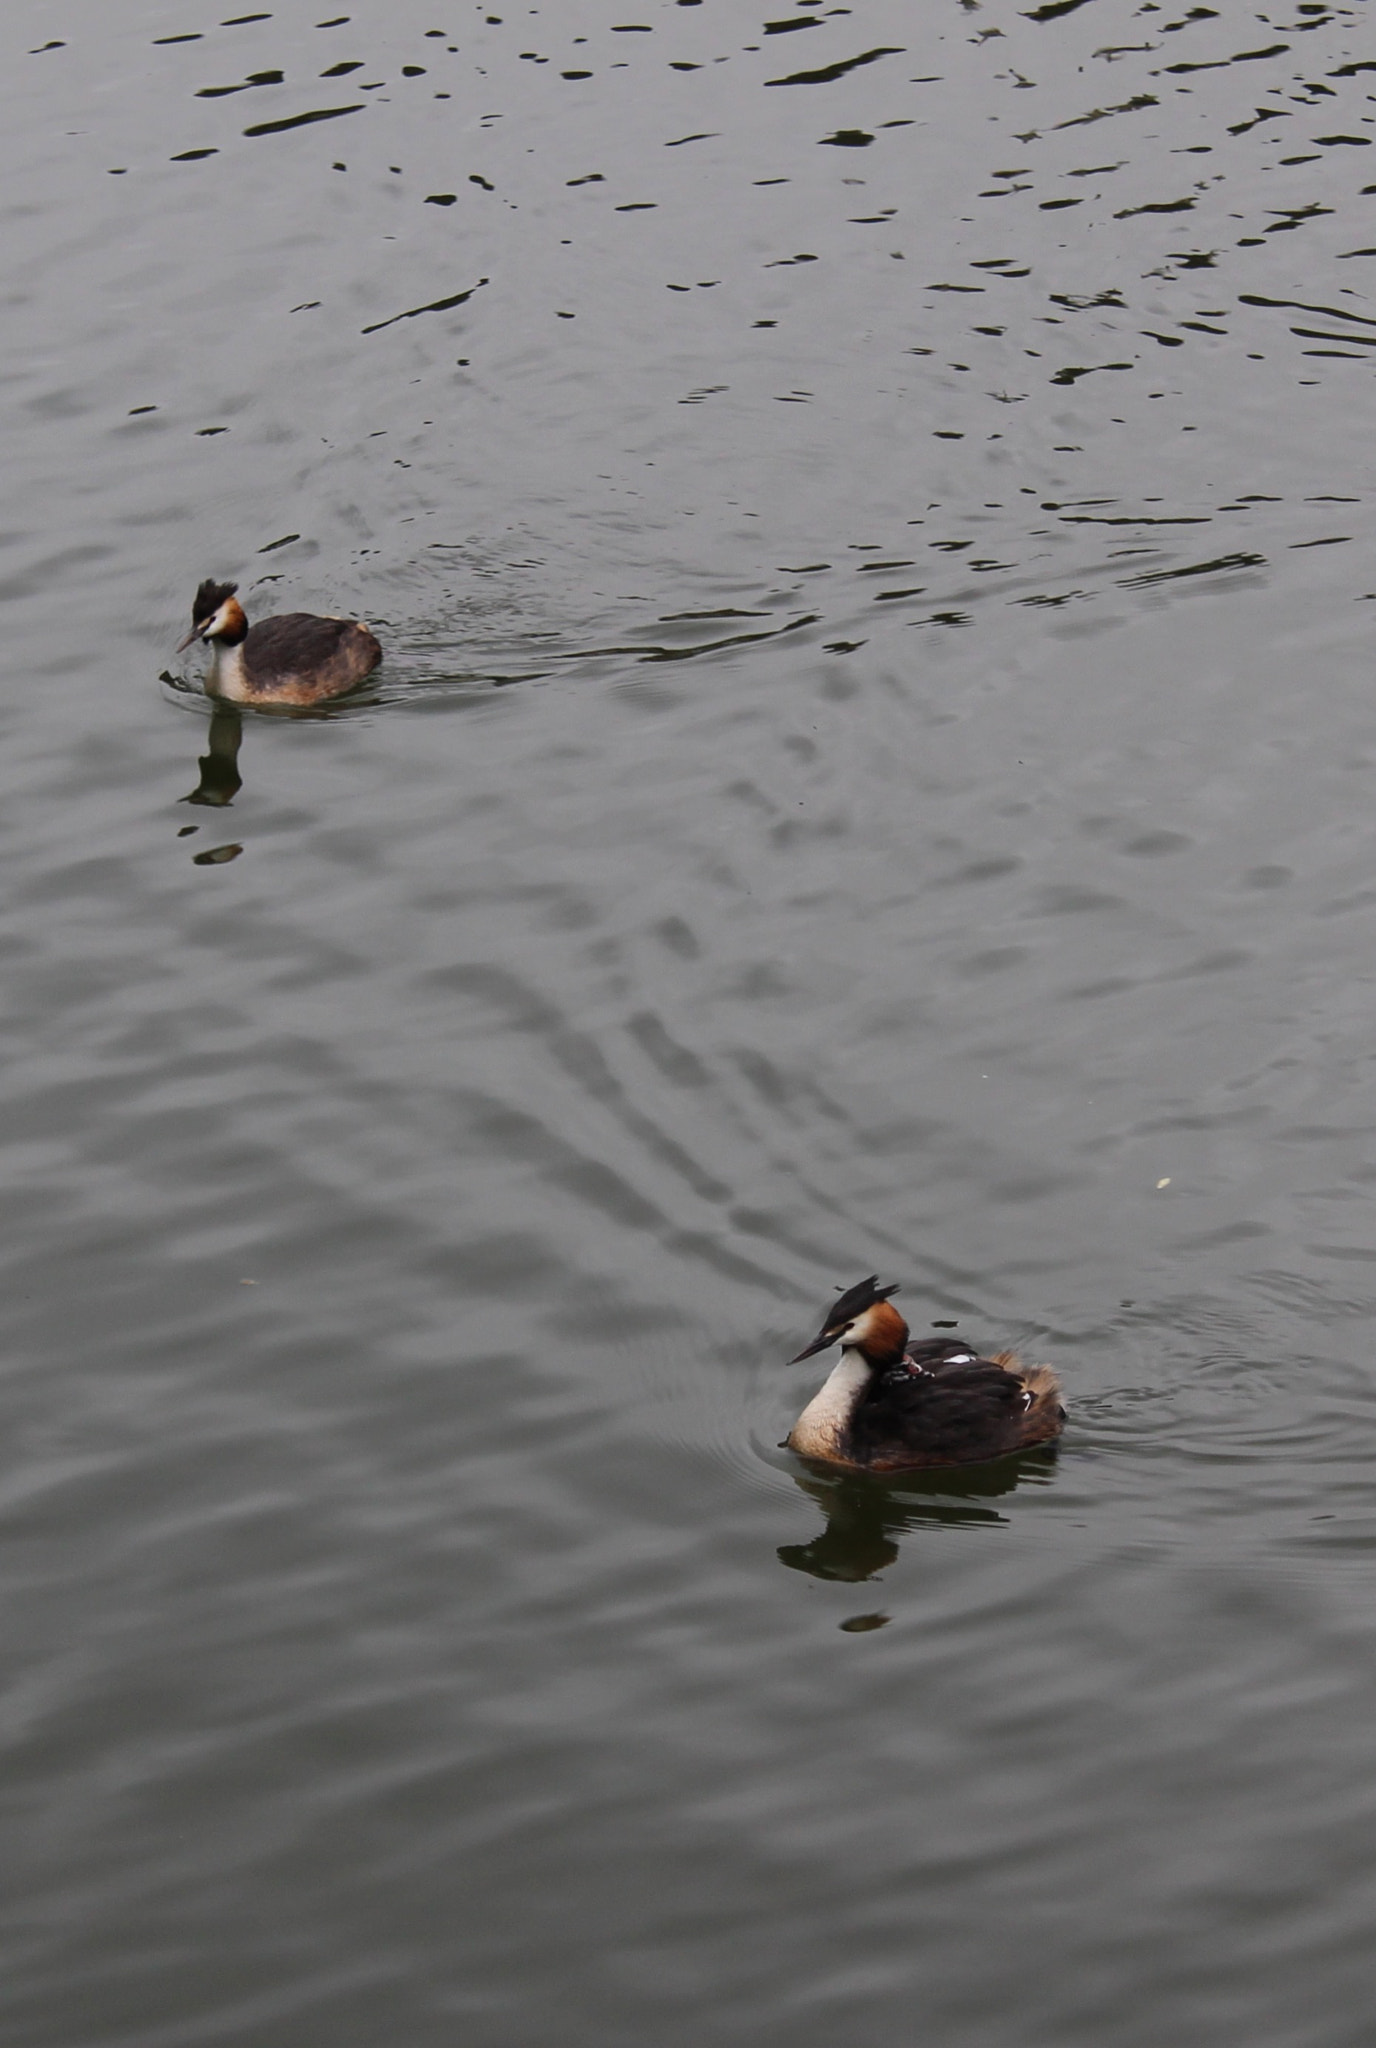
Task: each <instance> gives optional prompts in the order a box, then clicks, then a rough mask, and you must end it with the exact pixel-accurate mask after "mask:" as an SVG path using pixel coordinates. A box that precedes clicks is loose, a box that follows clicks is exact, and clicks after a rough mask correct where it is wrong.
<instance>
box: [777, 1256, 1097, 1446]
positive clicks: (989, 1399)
mask: <svg viewBox="0 0 1376 2048" xmlns="http://www.w3.org/2000/svg"><path fill="white" fill-rule="evenodd" d="M897 1292H898V1289H897V1287H881V1286H880V1285H879V1276H878V1275H877V1274H874V1273H872V1274H871V1275H870V1277H869V1279H868V1280H861V1281H860V1282H859V1283H858V1285H856V1286H854V1287H850V1288H848V1289H847V1290H846V1292H845V1293H844V1294H843V1295H842V1296H841V1297H840V1299H839V1300H838V1301H835V1302H833V1304H832V1306H831V1307H830V1308H829V1309H828V1310H827V1314H826V1318H825V1320H824V1322H823V1324H822V1327H821V1329H820V1330H819V1331H818V1333H817V1335H816V1337H815V1338H814V1339H813V1341H812V1342H811V1344H809V1345H808V1346H807V1348H806V1350H803V1351H800V1352H799V1353H798V1357H797V1358H795V1359H793V1360H792V1361H791V1363H792V1364H794V1365H797V1364H798V1363H799V1361H800V1360H801V1359H804V1358H811V1357H812V1355H813V1354H814V1352H817V1351H825V1350H826V1348H827V1346H828V1345H829V1344H839V1345H840V1346H841V1362H840V1364H839V1365H838V1366H836V1368H835V1369H834V1370H833V1372H832V1374H831V1377H830V1379H828V1381H827V1382H826V1385H825V1386H824V1387H823V1388H822V1390H821V1392H820V1393H818V1394H815V1395H814V1396H813V1398H812V1400H811V1401H809V1402H808V1405H807V1407H806V1408H804V1410H803V1412H802V1414H801V1415H800V1416H799V1417H798V1420H797V1421H796V1422H795V1423H794V1425H793V1427H792V1429H791V1430H790V1431H789V1433H788V1446H789V1449H790V1450H794V1451H797V1452H798V1454H799V1456H800V1457H804V1458H810V1459H813V1460H815V1461H816V1462H818V1463H821V1464H827V1465H836V1466H842V1467H844V1468H846V1469H848V1470H850V1471H862V1472H906V1471H912V1470H914V1469H916V1468H918V1467H920V1466H923V1465H978V1464H983V1463H984V1462H985V1461H986V1460H988V1459H990V1458H1003V1457H1006V1456H1007V1455H1008V1453H1009V1452H1010V1451H1024V1450H1026V1449H1027V1448H1028V1447H1029V1446H1030V1445H1032V1444H1044V1443H1049V1442H1050V1441H1051V1440H1052V1438H1053V1437H1058V1436H1059V1435H1060V1433H1061V1429H1062V1426H1063V1425H1064V1422H1065V1410H1064V1408H1063V1407H1062V1406H1061V1389H1060V1385H1059V1382H1058V1381H1057V1379H1056V1375H1055V1373H1054V1372H1052V1371H1051V1369H1050V1367H1049V1366H1045V1365H1020V1364H1019V1363H1018V1360H1017V1358H1016V1357H1015V1356H1014V1354H1013V1353H1012V1352H1011V1351H1001V1352H999V1353H998V1354H997V1355H996V1356H995V1357H993V1358H980V1357H977V1356H976V1354H975V1353H974V1352H973V1351H972V1350H971V1349H970V1347H969V1345H968V1344H962V1343H961V1341H960V1339H959V1338H957V1337H929V1338H923V1339H922V1340H921V1341H920V1342H919V1343H916V1344H910V1343H909V1342H908V1325H907V1324H906V1323H905V1322H904V1320H903V1318H902V1316H901V1315H900V1314H899V1313H898V1310H897V1309H896V1308H892V1307H891V1306H890V1305H889V1301H888V1296H889V1295H891V1294H897Z"/></svg>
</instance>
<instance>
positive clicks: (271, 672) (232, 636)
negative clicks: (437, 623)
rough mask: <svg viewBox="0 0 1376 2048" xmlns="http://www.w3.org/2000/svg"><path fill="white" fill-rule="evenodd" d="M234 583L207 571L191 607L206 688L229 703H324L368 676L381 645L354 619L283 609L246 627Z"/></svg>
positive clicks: (191, 637) (193, 634)
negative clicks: (206, 656)
mask: <svg viewBox="0 0 1376 2048" xmlns="http://www.w3.org/2000/svg"><path fill="white" fill-rule="evenodd" d="M238 588H239V586H238V584H237V583H215V582H213V581H212V580H211V578H210V577H207V578H206V580H205V582H204V583H203V584H202V585H201V587H200V589H199V590H198V591H197V592H196V598H195V602H194V603H193V605H192V607H191V631H190V632H189V633H188V634H187V636H186V638H185V640H183V641H182V643H181V646H180V647H179V648H178V649H177V652H178V654H181V653H182V652H183V651H184V650H185V649H186V648H188V647H189V646H190V645H191V643H192V641H193V640H204V641H205V643H206V645H207V646H208V647H209V649H210V667H209V669H208V670H207V671H206V679H205V686H206V690H207V692H208V694H209V695H210V696H212V697H227V698H228V699H229V701H230V702H231V703H233V704H265V705H272V704H291V705H301V704H323V703H325V702H326V701H327V700H328V699H329V698H331V697H341V696H343V694H344V692H345V690H351V689H352V688H353V686H354V684H355V683H361V682H362V681H363V678H364V677H365V676H367V675H371V674H372V672H373V670H374V669H375V668H376V667H377V665H378V663H379V662H380V661H381V659H382V649H381V648H380V647H379V646H378V644H377V641H376V640H375V639H374V637H373V635H372V633H371V632H370V631H369V630H368V628H367V627H366V626H365V625H364V624H363V623H362V622H361V620H358V619H322V618H320V617H319V616H318V615H317V614H316V613H315V612H282V613H281V614H280V615H279V616H278V617H277V618H275V619H260V620H259V621H258V624H257V625H256V626H250V624H249V622H248V620H247V619H246V618H245V617H244V608H243V606H242V605H241V604H240V602H239V600H238V598H237V597H236V596H235V594H234V593H235V591H236V590H237V589H238Z"/></svg>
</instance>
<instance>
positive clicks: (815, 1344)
mask: <svg viewBox="0 0 1376 2048" xmlns="http://www.w3.org/2000/svg"><path fill="white" fill-rule="evenodd" d="M844 1327H845V1326H844V1324H843V1325H842V1328H844ZM840 1334H841V1332H840V1330H823V1331H821V1332H820V1333H819V1334H818V1335H817V1336H816V1337H814V1338H813V1340H812V1342H811V1343H810V1344H809V1345H808V1346H807V1348H806V1350H804V1351H800V1352H799V1353H798V1356H797V1357H796V1358H790V1359H789V1361H788V1362H789V1364H790V1365H801V1364H802V1362H803V1360H804V1359H805V1358H813V1357H815V1356H816V1354H817V1353H818V1352H819V1351H826V1350H827V1349H828V1348H829V1347H830V1346H831V1345H833V1344H834V1343H835V1342H836V1340H837V1338H838V1337H839V1336H840Z"/></svg>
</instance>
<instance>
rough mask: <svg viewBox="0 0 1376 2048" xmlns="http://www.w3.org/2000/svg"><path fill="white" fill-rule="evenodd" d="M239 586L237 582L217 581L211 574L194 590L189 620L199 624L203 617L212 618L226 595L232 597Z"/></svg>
mask: <svg viewBox="0 0 1376 2048" xmlns="http://www.w3.org/2000/svg"><path fill="white" fill-rule="evenodd" d="M238 588H239V586H238V584H237V583H217V582H216V581H215V579H214V578H213V577H212V576H207V577H206V579H205V582H204V583H203V584H202V585H201V587H200V589H199V590H198V591H197V592H196V596H195V598H194V600H193V602H192V606H191V621H192V624H193V625H196V626H199V625H200V624H201V622H202V620H204V619H213V618H214V616H215V614H216V612H217V611H218V610H219V609H220V606H221V605H222V604H223V603H224V601H225V599H226V598H227V597H233V595H234V593H235V591H236V590H237V589H238Z"/></svg>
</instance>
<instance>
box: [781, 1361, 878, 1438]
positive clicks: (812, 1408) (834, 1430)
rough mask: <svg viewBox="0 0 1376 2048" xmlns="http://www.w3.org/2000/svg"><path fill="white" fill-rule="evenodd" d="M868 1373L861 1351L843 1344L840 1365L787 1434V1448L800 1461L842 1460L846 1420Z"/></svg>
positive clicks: (852, 1411)
mask: <svg viewBox="0 0 1376 2048" xmlns="http://www.w3.org/2000/svg"><path fill="white" fill-rule="evenodd" d="M870 1371H871V1367H870V1362H869V1360H868V1359H867V1358H866V1356H865V1354H864V1352H863V1351H861V1350H859V1349H857V1347H856V1346H854V1345H850V1344H848V1345H846V1346H845V1347H844V1348H843V1350H842V1352H841V1362H840V1364H839V1365H836V1366H834V1367H833V1368H832V1370H831V1372H830V1374H829V1375H828V1377H827V1379H826V1381H825V1383H824V1385H823V1386H822V1387H821V1388H820V1389H819V1391H818V1392H817V1393H815V1394H814V1395H813V1397H812V1399H811V1400H810V1401H809V1402H808V1404H807V1406H806V1408H804V1410H803V1412H802V1414H801V1415H800V1416H799V1417H798V1420H797V1421H796V1422H795V1423H794V1425H793V1427H792V1429H791V1430H790V1431H789V1433H788V1446H789V1449H790V1450H793V1451H797V1452H799V1453H800V1454H801V1456H803V1457H804V1458H840V1457H844V1455H845V1443H846V1439H847V1437H848V1436H849V1434H850V1419H851V1416H852V1415H853V1414H854V1413H855V1407H856V1403H857V1402H858V1401H859V1399H860V1396H861V1395H862V1394H863V1393H864V1391H865V1388H866V1387H867V1386H868V1384H869V1378H870Z"/></svg>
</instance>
